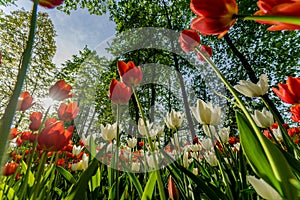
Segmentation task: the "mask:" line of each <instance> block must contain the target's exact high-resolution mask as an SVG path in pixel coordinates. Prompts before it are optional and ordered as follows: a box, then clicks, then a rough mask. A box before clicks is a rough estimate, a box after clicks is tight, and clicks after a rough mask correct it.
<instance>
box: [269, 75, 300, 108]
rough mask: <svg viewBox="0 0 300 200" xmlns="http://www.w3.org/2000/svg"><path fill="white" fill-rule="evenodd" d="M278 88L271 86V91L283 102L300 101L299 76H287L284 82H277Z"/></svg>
mask: <svg viewBox="0 0 300 200" xmlns="http://www.w3.org/2000/svg"><path fill="white" fill-rule="evenodd" d="M278 88H279V89H277V88H274V87H273V88H272V89H273V92H275V94H276V95H277V96H278V97H279V98H280V99H281V100H282V101H283V102H285V103H289V104H297V103H300V90H299V88H300V78H293V77H288V79H287V81H286V84H283V83H279V84H278Z"/></svg>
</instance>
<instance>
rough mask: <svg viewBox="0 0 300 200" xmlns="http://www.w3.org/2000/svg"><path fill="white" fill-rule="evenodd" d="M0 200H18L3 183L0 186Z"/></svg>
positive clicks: (12, 191)
mask: <svg viewBox="0 0 300 200" xmlns="http://www.w3.org/2000/svg"><path fill="white" fill-rule="evenodd" d="M0 198H1V199H8V200H18V197H17V196H16V192H15V190H14V189H13V188H11V187H9V186H8V185H6V184H4V183H3V184H0Z"/></svg>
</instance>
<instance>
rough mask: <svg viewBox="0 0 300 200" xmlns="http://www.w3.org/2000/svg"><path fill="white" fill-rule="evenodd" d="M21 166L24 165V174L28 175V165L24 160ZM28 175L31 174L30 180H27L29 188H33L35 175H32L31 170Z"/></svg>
mask: <svg viewBox="0 0 300 200" xmlns="http://www.w3.org/2000/svg"><path fill="white" fill-rule="evenodd" d="M21 165H22V173H24V174H26V173H27V164H26V163H25V162H24V160H22V163H21ZM28 173H29V174H28V180H27V183H28V186H29V187H32V186H33V184H34V180H35V178H34V175H33V174H32V172H31V171H30V170H29V172H28Z"/></svg>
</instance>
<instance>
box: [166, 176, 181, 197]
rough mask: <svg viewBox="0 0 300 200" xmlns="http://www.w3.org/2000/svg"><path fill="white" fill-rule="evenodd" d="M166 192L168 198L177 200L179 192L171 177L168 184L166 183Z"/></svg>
mask: <svg viewBox="0 0 300 200" xmlns="http://www.w3.org/2000/svg"><path fill="white" fill-rule="evenodd" d="M168 192H169V197H170V199H171V200H178V199H179V191H178V189H177V187H176V185H175V183H174V181H173V179H172V176H170V178H169V183H168Z"/></svg>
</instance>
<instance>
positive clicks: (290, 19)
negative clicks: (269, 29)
mask: <svg viewBox="0 0 300 200" xmlns="http://www.w3.org/2000/svg"><path fill="white" fill-rule="evenodd" d="M236 17H237V18H243V19H245V20H259V21H267V22H282V23H288V24H294V25H300V18H299V17H295V16H272V15H255V16H245V15H237V16H236Z"/></svg>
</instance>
